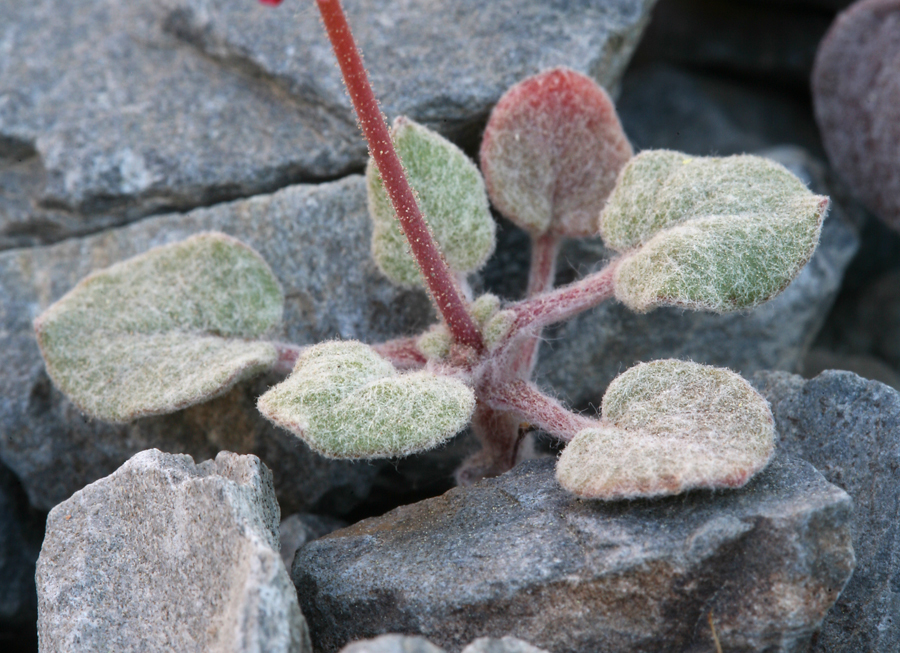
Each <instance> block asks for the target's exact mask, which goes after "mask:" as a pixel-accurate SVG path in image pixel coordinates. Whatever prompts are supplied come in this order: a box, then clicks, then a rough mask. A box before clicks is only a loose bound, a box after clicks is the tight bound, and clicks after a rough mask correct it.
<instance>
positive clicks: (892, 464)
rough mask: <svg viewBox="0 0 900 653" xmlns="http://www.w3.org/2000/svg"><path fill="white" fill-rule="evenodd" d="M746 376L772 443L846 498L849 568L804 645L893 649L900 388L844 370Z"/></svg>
mask: <svg viewBox="0 0 900 653" xmlns="http://www.w3.org/2000/svg"><path fill="white" fill-rule="evenodd" d="M754 382H755V384H756V385H757V388H758V389H759V390H760V392H762V394H763V396H765V397H766V398H767V399H768V400H769V402H770V403H771V405H772V414H773V415H774V416H775V423H776V426H777V429H778V433H779V438H780V442H779V444H778V446H779V448H780V449H782V450H783V451H788V452H790V453H791V454H794V455H797V456H801V457H803V458H805V459H806V460H808V461H810V462H811V463H812V464H813V465H815V466H816V467H817V468H818V469H819V471H821V472H822V474H823V475H824V476H825V478H827V479H828V480H829V481H830V482H832V483H834V484H835V485H837V486H839V487H841V488H843V489H844V490H846V491H847V493H848V494H850V496H851V497H852V498H853V504H854V507H853V529H852V532H853V548H854V550H855V552H856V560H857V563H856V570H855V571H854V572H853V576H852V577H851V579H850V582H849V583H847V586H846V587H845V588H844V591H843V592H842V593H841V596H840V598H839V599H838V602H837V604H836V605H835V607H834V609H832V610H831V612H829V613H828V615H827V617H826V618H825V621H824V623H823V624H822V627H821V631H820V633H819V635H818V638H817V640H816V642H815V644H814V645H813V646H812V647H811V648H810V649H809V650H810V651H813V652H815V653H857V652H859V651H873V652H874V651H897V650H900V527H898V524H897V515H898V514H900V394H898V392H897V391H895V390H893V389H891V388H889V387H888V386H886V385H883V384H881V383H878V382H877V381H867V380H865V379H862V378H860V377H858V376H856V375H855V374H852V373H850V372H836V371H828V372H823V373H822V374H821V375H819V376H818V377H816V378H815V379H812V380H810V381H805V380H803V379H801V378H800V377H797V376H793V375H790V374H784V373H760V374H757V375H756V376H755V377H754Z"/></svg>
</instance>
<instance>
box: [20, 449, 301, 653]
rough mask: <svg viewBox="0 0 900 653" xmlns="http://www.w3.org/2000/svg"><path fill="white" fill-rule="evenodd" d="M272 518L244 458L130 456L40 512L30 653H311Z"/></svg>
mask: <svg viewBox="0 0 900 653" xmlns="http://www.w3.org/2000/svg"><path fill="white" fill-rule="evenodd" d="M278 519H279V510H278V503H277V502H276V500H275V493H274V491H273V490H272V476H271V474H270V473H269V471H268V470H267V469H266V467H265V466H264V465H263V464H262V463H260V461H259V459H258V458H256V457H255V456H239V455H237V454H233V453H230V452H221V453H220V454H219V455H218V456H216V459H215V461H207V462H205V463H201V464H200V465H195V464H194V461H193V460H191V458H190V457H189V456H183V455H173V454H165V453H162V452H160V451H157V450H155V449H152V450H148V451H144V452H141V453H139V454H138V455H136V456H134V457H133V458H131V459H130V460H129V461H128V462H127V463H125V464H124V465H123V466H122V467H120V468H119V469H118V470H116V471H115V472H114V473H113V474H111V475H110V476H108V477H106V478H103V479H101V480H99V481H97V482H96V483H92V484H91V485H90V486H88V487H86V488H84V489H83V490H82V491H80V492H78V493H77V494H76V495H75V496H73V497H72V498H71V499H69V500H67V501H65V502H64V503H62V504H60V505H58V506H57V507H56V508H54V509H53V510H52V511H50V515H49V517H48V518H47V536H46V539H45V540H44V545H43V548H42V549H41V556H40V558H39V559H38V565H37V575H36V579H37V585H38V634H39V639H40V648H41V650H42V651H47V652H50V651H53V652H54V653H57V652H66V651H106V650H116V651H146V650H156V651H162V650H169V651H185V652H187V651H223V652H224V651H241V652H242V653H243V652H253V651H259V652H261V651H272V652H273V653H274V652H278V651H284V652H285V653H288V652H290V653H301V652H303V653H311V648H310V644H309V633H308V631H307V627H306V622H305V621H304V619H303V615H302V614H301V613H300V609H299V608H298V606H297V600H296V596H295V594H294V592H293V591H292V590H291V586H290V580H289V578H288V575H287V572H286V570H285V568H284V566H283V565H282V563H281V558H280V557H279V555H278Z"/></svg>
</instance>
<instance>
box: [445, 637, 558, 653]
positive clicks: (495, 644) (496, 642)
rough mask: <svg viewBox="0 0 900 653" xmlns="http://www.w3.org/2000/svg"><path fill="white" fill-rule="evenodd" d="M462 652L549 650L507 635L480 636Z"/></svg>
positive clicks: (497, 652)
mask: <svg viewBox="0 0 900 653" xmlns="http://www.w3.org/2000/svg"><path fill="white" fill-rule="evenodd" d="M462 653H547V651H546V650H545V649H542V648H538V647H537V646H532V645H531V644H529V643H528V642H523V641H522V640H521V639H516V638H515V637H510V636H509V635H507V636H506V637H501V638H500V639H497V638H494V637H479V638H478V639H476V640H475V641H474V642H472V643H471V644H469V645H468V646H467V647H466V648H464V649H463V650H462Z"/></svg>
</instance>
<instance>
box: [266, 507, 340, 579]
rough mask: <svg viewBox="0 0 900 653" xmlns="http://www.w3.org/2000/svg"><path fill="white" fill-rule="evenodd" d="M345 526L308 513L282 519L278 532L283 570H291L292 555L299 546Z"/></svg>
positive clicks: (330, 518)
mask: <svg viewBox="0 0 900 653" xmlns="http://www.w3.org/2000/svg"><path fill="white" fill-rule="evenodd" d="M346 525H347V523H346V522H342V521H339V520H337V519H334V518H332V517H326V516H322V515H313V514H310V513H296V514H293V515H290V516H288V517H285V518H284V519H282V520H281V524H280V525H279V527H278V532H279V535H280V537H279V541H280V542H281V549H280V552H281V561H282V562H284V567H285V569H290V568H291V563H292V562H293V561H294V553H296V552H297V549H299V548H300V547H301V546H303V545H304V544H306V543H307V542H312V541H313V540H317V539H319V538H320V537H322V536H323V535H327V534H328V533H331V532H332V531H336V530H337V529H339V528H343V527H344V526H346Z"/></svg>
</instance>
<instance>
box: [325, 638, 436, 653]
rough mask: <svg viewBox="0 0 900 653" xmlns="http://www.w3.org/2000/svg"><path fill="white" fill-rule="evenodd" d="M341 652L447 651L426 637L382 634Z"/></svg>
mask: <svg viewBox="0 0 900 653" xmlns="http://www.w3.org/2000/svg"><path fill="white" fill-rule="evenodd" d="M341 653H445V651H444V649H442V648H438V647H437V646H435V645H434V644H432V643H431V642H429V641H428V640H427V639H425V638H424V637H414V636H408V635H382V636H381V637H376V638H374V639H368V640H365V641H361V642H353V643H352V644H348V645H347V646H345V647H344V648H342V649H341Z"/></svg>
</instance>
